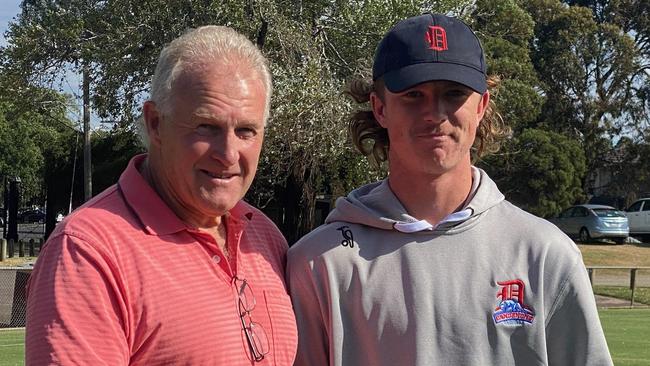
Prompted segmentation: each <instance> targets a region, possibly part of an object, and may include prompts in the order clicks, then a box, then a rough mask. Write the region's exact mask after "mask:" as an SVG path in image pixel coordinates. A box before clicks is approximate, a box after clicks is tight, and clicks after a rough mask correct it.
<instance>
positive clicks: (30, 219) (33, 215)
mask: <svg viewBox="0 0 650 366" xmlns="http://www.w3.org/2000/svg"><path fill="white" fill-rule="evenodd" d="M18 222H21V223H23V224H31V223H35V222H38V223H43V222H45V211H43V210H41V209H39V208H37V209H32V210H27V211H23V212H22V213H20V214H19V215H18Z"/></svg>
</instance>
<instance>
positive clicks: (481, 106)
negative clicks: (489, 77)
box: [476, 90, 490, 123]
mask: <svg viewBox="0 0 650 366" xmlns="http://www.w3.org/2000/svg"><path fill="white" fill-rule="evenodd" d="M489 105H490V92H489V91H487V90H486V91H485V93H483V95H481V101H480V102H479V103H478V106H477V107H476V114H477V117H478V119H477V120H478V121H479V123H480V121H482V120H483V116H485V111H486V110H487V108H488V106H489Z"/></svg>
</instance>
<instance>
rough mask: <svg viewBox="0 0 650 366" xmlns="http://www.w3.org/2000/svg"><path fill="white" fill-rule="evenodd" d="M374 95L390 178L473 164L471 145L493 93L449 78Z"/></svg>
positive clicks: (432, 172)
mask: <svg viewBox="0 0 650 366" xmlns="http://www.w3.org/2000/svg"><path fill="white" fill-rule="evenodd" d="M383 94H384V95H383V100H382V98H380V97H379V95H377V94H375V93H373V94H372V96H371V103H372V107H373V112H374V114H375V118H376V119H377V121H378V122H379V123H380V125H381V126H382V127H384V128H386V129H387V131H388V137H389V139H390V148H389V153H388V159H389V164H390V170H391V176H393V175H394V174H403V175H407V176H413V175H414V174H418V173H423V174H427V175H433V176H438V175H441V174H443V173H446V172H449V171H451V170H453V169H454V168H459V167H461V166H467V167H469V166H470V164H471V157H470V148H471V147H472V144H473V143H474V138H475V137H476V129H477V127H478V124H479V122H480V121H481V119H482V118H483V114H484V113H485V109H486V107H487V105H488V102H489V93H487V92H486V93H485V94H484V95H482V96H481V95H479V94H478V93H476V92H475V91H474V90H472V89H470V88H468V87H466V86H464V85H462V84H458V83H454V82H449V81H431V82H427V83H422V84H418V85H416V86H414V87H412V88H410V89H407V90H405V91H403V92H399V93H391V92H390V91H388V90H386V89H385V90H384V93H383Z"/></svg>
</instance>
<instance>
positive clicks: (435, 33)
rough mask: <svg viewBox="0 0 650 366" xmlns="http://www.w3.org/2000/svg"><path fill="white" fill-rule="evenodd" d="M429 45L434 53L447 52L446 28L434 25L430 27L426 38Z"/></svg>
mask: <svg viewBox="0 0 650 366" xmlns="http://www.w3.org/2000/svg"><path fill="white" fill-rule="evenodd" d="M424 38H425V39H426V40H427V42H428V43H429V48H430V49H432V50H434V51H445V50H447V32H446V31H445V28H443V27H440V26H437V25H432V26H429V30H428V31H427V33H426V35H425V37H424Z"/></svg>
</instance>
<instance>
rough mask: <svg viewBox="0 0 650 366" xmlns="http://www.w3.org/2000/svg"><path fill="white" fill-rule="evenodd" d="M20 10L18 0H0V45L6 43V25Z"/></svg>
mask: <svg viewBox="0 0 650 366" xmlns="http://www.w3.org/2000/svg"><path fill="white" fill-rule="evenodd" d="M18 12H20V0H0V33H1V35H0V46H4V45H6V44H7V43H6V41H5V32H6V31H7V25H8V24H9V21H10V20H12V19H13V18H14V17H15V16H16V15H18Z"/></svg>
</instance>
